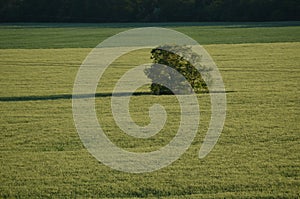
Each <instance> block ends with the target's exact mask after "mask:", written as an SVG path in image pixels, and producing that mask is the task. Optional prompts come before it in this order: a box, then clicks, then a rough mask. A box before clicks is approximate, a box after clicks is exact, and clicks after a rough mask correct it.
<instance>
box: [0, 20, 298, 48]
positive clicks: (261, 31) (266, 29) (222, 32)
mask: <svg viewBox="0 0 300 199" xmlns="http://www.w3.org/2000/svg"><path fill="white" fill-rule="evenodd" d="M299 25H300V22H273V23H244V24H241V23H217V24H214V23H165V24H156V23H153V24H50V25H47V24H46V25H45V24H29V25H25V26H24V25H22V24H21V25H20V24H14V25H10V26H9V25H8V24H2V25H0V38H1V40H0V49H11V48H22V49H45V48H50V49H52V48H94V47H95V46H96V45H97V44H99V43H100V42H101V41H103V40H104V39H106V38H107V37H109V36H113V35H115V34H116V33H119V32H122V31H124V30H127V29H130V28H136V27H144V26H163V27H166V28H172V29H174V30H178V31H180V32H182V33H185V34H187V35H188V36H190V37H192V38H193V39H195V40H196V41H198V42H199V43H200V44H203V45H204V44H239V43H270V42H272V43H274V42H297V41H299V40H300V37H299V35H300V26H299Z"/></svg>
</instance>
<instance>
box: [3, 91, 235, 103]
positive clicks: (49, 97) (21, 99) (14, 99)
mask: <svg viewBox="0 0 300 199" xmlns="http://www.w3.org/2000/svg"><path fill="white" fill-rule="evenodd" d="M232 92H236V91H226V92H225V93H232ZM212 93H224V92H223V91H214V92H212ZM203 94H208V93H207V92H206V93H203ZM144 95H153V94H152V93H151V92H134V93H130V92H121V93H114V96H117V97H125V96H144ZM169 95H172V94H169ZM111 96H112V93H96V94H82V95H72V94H61V95H46V96H17V97H0V102H26V101H48V100H69V99H72V98H74V99H84V98H93V97H96V98H99V97H111Z"/></svg>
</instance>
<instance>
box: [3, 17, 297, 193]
mask: <svg viewBox="0 0 300 199" xmlns="http://www.w3.org/2000/svg"><path fill="white" fill-rule="evenodd" d="M150 25H151V26H163V27H167V28H171V29H174V30H177V31H180V32H182V33H185V34H187V35H189V36H190V37H192V38H194V39H195V40H197V41H198V42H199V43H200V44H202V45H203V46H204V48H205V49H206V50H207V51H208V52H209V53H210V55H211V56H212V58H213V59H214V61H215V62H216V64H217V66H218V68H219V70H220V72H221V75H222V77H223V81H224V84H225V88H226V91H227V94H226V95H227V117H226V122H225V126H224V129H223V131H222V134H221V137H220V139H219V141H218V143H217V145H216V146H215V147H214V149H213V150H212V152H211V153H210V154H209V155H208V156H207V157H205V158H204V159H199V158H198V151H199V148H200V146H201V144H202V142H203V138H204V136H205V133H206V131H207V129H208V125H209V121H210V116H211V115H210V97H209V95H208V94H199V95H198V100H199V104H200V109H201V121H200V126H199V130H198V133H197V136H196V138H195V139H194V141H193V143H192V145H191V147H190V148H189V149H188V150H187V152H186V153H184V154H183V155H182V156H181V157H180V159H179V160H177V161H175V162H174V163H173V164H171V165H170V166H168V167H166V168H163V169H161V170H158V171H155V172H152V173H144V174H130V173H124V172H120V171H116V170H112V169H110V168H109V167H107V166H105V165H103V164H102V163H100V162H98V161H97V160H96V159H95V158H94V157H93V156H91V154H90V153H89V152H88V151H87V150H86V148H85V147H84V146H83V144H82V142H81V140H80V138H79V136H78V134H77V131H76V128H75V125H74V121H73V116H72V99H71V98H72V89H73V83H74V80H75V77H76V74H77V71H78V69H79V67H80V65H81V63H82V62H83V60H84V59H85V57H86V56H87V55H88V53H89V52H90V51H91V50H92V48H94V47H95V46H96V45H97V44H98V43H100V42H101V41H103V40H104V39H106V38H107V37H109V36H112V35H114V34H116V33H118V32H121V31H124V30H127V29H129V28H135V27H144V26H145V24H1V25H0V71H1V73H0V107H1V109H0V130H1V133H0V198H299V197H300V191H299V190H300V189H299V187H300V153H299V151H300V145H299V144H300V125H299V123H300V103H299V102H300V90H299V88H300V81H299V79H300V23H298V22H274V23H188V24H185V23H174V24H150ZM149 58H150V50H149V49H145V50H139V51H135V52H131V53H129V54H126V55H124V56H122V57H120V58H119V59H118V60H116V61H115V62H114V63H113V64H112V66H111V67H110V68H109V69H108V70H107V71H106V72H105V74H104V76H103V78H102V79H101V81H100V82H99V85H98V90H97V93H99V95H97V97H96V109H97V117H98V120H99V123H100V124H101V126H102V127H103V130H104V132H106V134H107V136H108V137H109V138H110V139H111V140H112V141H113V142H114V143H115V144H116V145H118V146H120V147H122V148H124V149H126V150H128V151H134V152H149V151H153V150H157V149H159V148H160V147H162V146H164V145H166V144H167V143H168V142H169V141H170V140H171V139H172V137H173V136H174V135H175V133H176V131H177V129H178V126H179V120H180V115H179V114H180V110H179V105H178V103H177V101H176V98H175V97H174V96H171V95H165V96H152V95H138V96H133V97H132V98H131V103H130V112H131V115H132V118H133V119H134V121H135V122H136V123H137V124H140V125H146V124H148V123H149V116H148V108H149V107H150V106H151V105H152V104H153V103H160V104H162V105H164V107H165V108H166V110H167V113H168V120H167V123H166V125H165V127H164V128H163V129H162V131H161V132H160V133H158V134H157V135H155V136H153V137H151V138H150V139H146V140H144V139H137V138H133V137H130V136H128V135H126V134H124V133H123V132H122V131H121V130H120V129H119V128H118V127H117V126H116V124H115V122H114V119H113V117H112V113H111V110H110V99H111V98H110V96H109V93H111V91H112V89H113V86H114V83H115V82H116V81H117V80H118V79H119V77H120V76H121V75H122V74H123V73H124V72H126V70H128V69H130V68H132V67H133V66H136V65H138V64H141V63H145V62H149V61H151V60H150V59H149ZM141 91H143V92H147V91H148V90H147V87H143V88H141Z"/></svg>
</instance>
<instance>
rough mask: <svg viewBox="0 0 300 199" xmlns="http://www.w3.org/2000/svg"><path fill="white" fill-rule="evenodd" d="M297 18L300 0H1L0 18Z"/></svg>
mask: <svg viewBox="0 0 300 199" xmlns="http://www.w3.org/2000/svg"><path fill="white" fill-rule="evenodd" d="M281 20H300V0H0V22H180V21H181V22H182V21H191V22H192V21H194V22H196V21H281Z"/></svg>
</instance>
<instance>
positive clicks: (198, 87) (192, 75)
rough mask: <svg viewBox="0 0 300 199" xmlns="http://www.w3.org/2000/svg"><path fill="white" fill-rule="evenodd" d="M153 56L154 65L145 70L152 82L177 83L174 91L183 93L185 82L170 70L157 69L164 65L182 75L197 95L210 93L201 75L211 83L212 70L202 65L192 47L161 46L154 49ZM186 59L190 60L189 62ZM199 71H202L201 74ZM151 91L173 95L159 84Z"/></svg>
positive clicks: (152, 86) (154, 84)
mask: <svg viewBox="0 0 300 199" xmlns="http://www.w3.org/2000/svg"><path fill="white" fill-rule="evenodd" d="M151 54H152V56H151V59H153V63H154V64H153V65H152V66H151V67H149V68H147V69H145V74H146V75H147V77H148V78H149V79H151V80H152V82H158V81H159V80H167V81H169V82H176V85H174V86H172V90H173V91H176V92H178V93H181V90H182V88H183V87H184V84H185V83H184V81H181V82H178V78H176V76H175V74H173V73H172V72H171V71H170V70H167V69H166V70H162V69H161V68H159V69H158V67H155V64H162V65H166V66H169V67H171V68H173V69H175V70H176V71H178V72H179V73H180V74H182V75H183V76H184V77H185V79H186V80H187V82H188V83H189V84H190V85H191V87H192V89H193V90H194V92H195V93H201V92H208V87H207V84H206V82H205V81H204V79H203V78H202V76H201V74H202V75H205V80H206V81H210V75H209V71H211V69H209V68H207V67H205V66H203V65H201V64H200V61H201V57H200V56H199V55H198V54H196V53H194V52H193V51H192V49H191V47H188V46H177V45H165V46H159V47H157V48H154V49H152V51H151ZM184 57H186V58H187V59H189V61H188V60H186V59H185V58H184ZM199 71H201V74H200V72H199ZM177 76H178V75H177ZM150 89H151V92H152V93H153V94H155V95H162V94H173V92H172V91H171V90H170V89H169V88H167V87H165V86H163V85H160V84H157V83H152V84H151V86H150ZM181 94H185V93H181Z"/></svg>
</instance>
